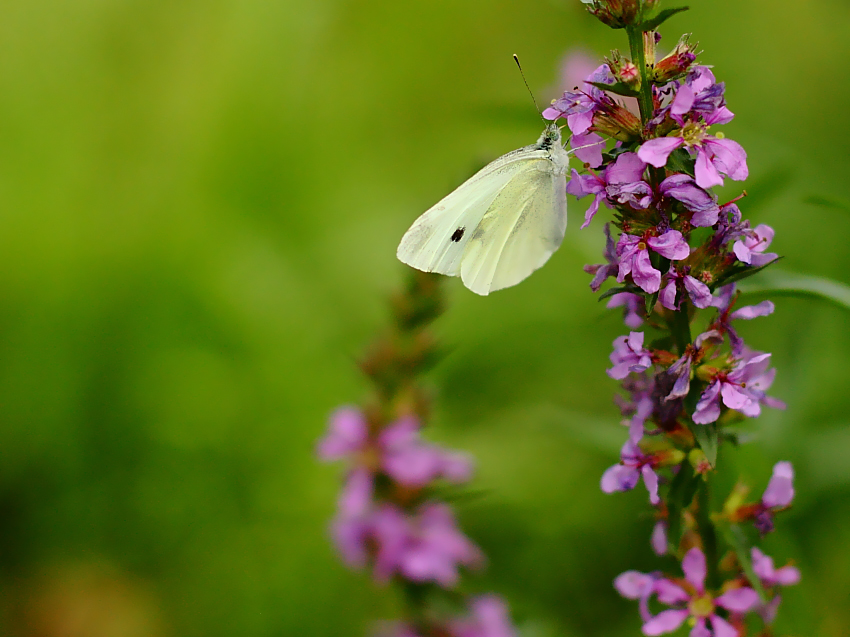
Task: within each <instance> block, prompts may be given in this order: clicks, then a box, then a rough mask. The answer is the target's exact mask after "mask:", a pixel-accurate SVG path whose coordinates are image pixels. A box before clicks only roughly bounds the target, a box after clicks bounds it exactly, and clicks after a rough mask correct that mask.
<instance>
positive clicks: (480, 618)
mask: <svg viewBox="0 0 850 637" xmlns="http://www.w3.org/2000/svg"><path fill="white" fill-rule="evenodd" d="M470 609H471V611H472V612H471V614H470V616H469V617H466V618H463V619H459V620H455V621H453V622H452V623H451V624H450V625H449V627H448V631H449V634H450V635H451V636H452V637H516V634H517V633H516V630H515V629H514V627H513V624H512V623H511V619H510V616H509V615H508V607H507V605H506V604H505V602H504V600H502V599H501V598H500V597H497V596H496V595H482V596H481V597H477V598H475V599H473V600H472V602H471V603H470Z"/></svg>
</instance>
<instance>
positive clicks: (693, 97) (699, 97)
mask: <svg viewBox="0 0 850 637" xmlns="http://www.w3.org/2000/svg"><path fill="white" fill-rule="evenodd" d="M723 91H724V84H723V82H720V83H717V81H716V80H715V79H714V74H713V73H712V72H711V70H710V69H709V68H708V67H707V66H695V67H694V68H693V69H691V71H690V73H688V76H687V78H686V79H685V83H684V84H682V85H681V86H679V88H678V89H677V90H676V96H675V98H674V99H673V102H672V103H671V104H670V117H672V118H673V120H675V121H676V122H677V123H678V124H679V126H684V125H685V119H686V116H690V117H689V118H688V119H698V118H700V117H701V118H702V119H703V120H704V121H705V122H706V123H711V124H727V123H729V122H731V121H732V119H733V118H734V117H735V116H734V114H733V113H732V112H731V111H730V110H729V109H728V108H726V100H725V99H724V98H723Z"/></svg>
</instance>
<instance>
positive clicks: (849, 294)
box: [741, 270, 850, 310]
mask: <svg viewBox="0 0 850 637" xmlns="http://www.w3.org/2000/svg"><path fill="white" fill-rule="evenodd" d="M741 292H742V293H744V294H771V295H779V296H797V297H803V298H817V299H822V300H825V301H829V302H830V303H833V304H835V305H837V306H838V307H840V308H843V309H845V310H850V286H848V285H846V284H844V283H840V282H838V281H833V280H832V279H826V278H823V277H819V276H810V275H805V274H795V273H793V272H785V271H784V270H779V271H776V270H774V271H772V272H765V273H764V274H762V275H761V276H760V277H759V278H758V279H757V280H756V281H749V282H747V283H746V284H744V285H742V286H741Z"/></svg>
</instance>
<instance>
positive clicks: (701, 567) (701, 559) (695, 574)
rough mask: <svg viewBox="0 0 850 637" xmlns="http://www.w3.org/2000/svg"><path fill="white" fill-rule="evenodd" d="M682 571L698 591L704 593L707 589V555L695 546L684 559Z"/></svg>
mask: <svg viewBox="0 0 850 637" xmlns="http://www.w3.org/2000/svg"><path fill="white" fill-rule="evenodd" d="M682 572H684V574H685V579H686V580H688V581H689V582H690V583H691V584H692V585H693V587H694V588H695V589H697V591H698V592H699V593H700V594H702V593H703V592H704V591H705V572H706V571H705V555H703V552H702V551H700V550H699V549H698V548H696V547H694V548H692V549H691V550H690V551H688V552H687V553H685V557H684V558H683V559H682Z"/></svg>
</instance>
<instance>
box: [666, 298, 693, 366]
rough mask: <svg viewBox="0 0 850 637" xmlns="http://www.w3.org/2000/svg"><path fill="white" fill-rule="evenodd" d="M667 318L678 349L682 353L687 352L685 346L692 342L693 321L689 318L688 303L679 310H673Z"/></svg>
mask: <svg viewBox="0 0 850 637" xmlns="http://www.w3.org/2000/svg"><path fill="white" fill-rule="evenodd" d="M668 316H669V318H668V319H667V327H668V328H669V329H670V334H671V335H672V336H673V342H674V343H676V350H677V351H678V352H679V354H680V355H683V354H684V353H685V348H686V347H687V346H688V345H690V344H691V321H690V319H689V318H688V304H687V302H685V303H683V304H682V309H681V310H679V311H678V312H674V311H671V312H670V313H669V315H668Z"/></svg>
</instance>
